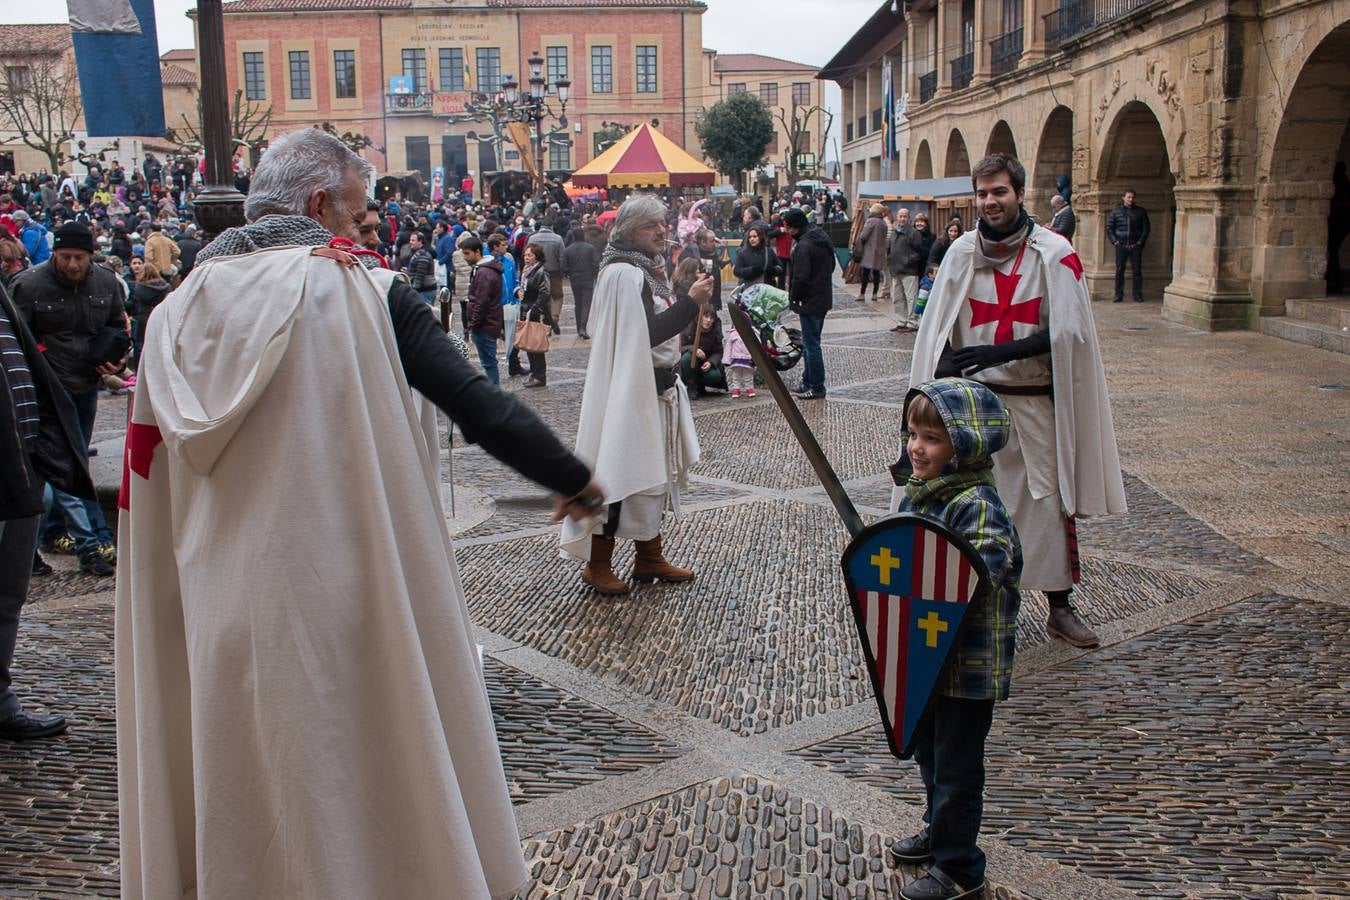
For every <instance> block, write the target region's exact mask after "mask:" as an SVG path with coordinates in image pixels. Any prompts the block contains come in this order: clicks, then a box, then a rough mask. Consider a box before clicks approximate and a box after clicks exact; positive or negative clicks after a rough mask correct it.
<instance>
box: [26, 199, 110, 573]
mask: <svg viewBox="0 0 1350 900" xmlns="http://www.w3.org/2000/svg"><path fill="white" fill-rule="evenodd" d="M93 251H94V237H93V235H92V234H91V233H90V232H89V228H88V227H87V226H85V225H80V224H77V223H67V224H65V225H62V226H61V227H60V228H58V229H57V230H56V233H55V239H54V242H53V249H52V258H51V259H49V260H48V261H47V262H45V263H43V264H42V265H40V266H34V267H33V268H31V269H29V270H28V271H26V272H24V273H23V274H22V275H20V276H19V277H18V278H16V279H15V280H14V305H15V307H16V308H17V309H18V312H19V315H20V316H21V317H22V318H23V320H24V324H26V325H27V326H28V327H29V329H30V330H31V331H32V332H33V337H35V338H36V339H37V342H38V343H39V344H42V345H43V347H45V348H46V352H45V354H44V355H45V356H46V358H47V362H48V363H50V364H51V367H52V369H53V370H54V371H55V372H56V375H57V377H58V378H59V379H60V380H61V383H62V384H63V385H64V386H65V388H66V390H67V391H68V392H69V393H70V398H71V399H72V400H73V401H75V413H76V416H77V418H78V420H79V424H80V431H81V433H82V434H83V436H84V449H85V452H86V453H87V452H88V450H89V440H90V438H91V436H92V435H93V433H94V417H95V416H96V415H97V413H98V385H99V380H100V379H101V378H102V377H103V376H104V375H114V374H116V373H117V372H118V371H119V370H120V369H121V361H120V360H114V361H111V362H108V361H103V360H98V359H95V358H94V356H93V354H92V351H91V346H92V345H93V344H94V343H95V338H99V337H106V335H104V334H103V332H104V331H105V330H106V329H111V330H120V331H123V332H125V330H126V325H127V320H126V313H125V311H124V307H123V303H122V286H121V285H120V284H119V283H118V280H117V276H116V275H114V274H113V273H112V272H110V271H108V270H107V269H105V268H103V267H102V266H95V265H93ZM54 497H55V504H56V509H53V510H52V515H51V517H50V520H49V522H48V524H47V529H46V533H45V534H44V535H43V543H44V545H46V546H47V547H48V548H49V549H55V550H65V551H66V552H70V551H71V550H73V551H74V552H75V554H76V555H77V556H79V558H80V564H81V566H82V567H83V568H84V569H85V570H86V571H89V572H91V573H94V574H98V573H100V572H102V570H103V569H104V568H105V567H103V566H99V565H97V564H96V563H94V562H93V560H92V557H91V556H90V551H92V550H96V551H98V552H99V553H100V554H101V555H102V556H103V557H104V559H105V560H107V561H109V562H111V561H112V560H113V559H114V550H113V545H112V531H111V529H109V528H108V525H107V523H106V522H105V521H104V520H103V510H102V509H100V508H99V505H98V503H97V502H95V501H93V500H85V501H81V500H78V499H76V498H75V497H73V496H71V495H70V494H67V493H65V492H64V491H59V490H58V491H55V492H54ZM78 507H82V508H83V510H84V519H87V522H88V526H89V527H90V528H91V529H92V533H84V525H83V521H82V520H81V517H80V515H79V513H78V512H77V508H78ZM63 518H64V520H65V528H66V530H67V531H68V533H69V536H70V538H71V539H73V542H74V545H73V546H71V545H70V544H69V543H66V542H61V541H60V537H61V536H62V524H61V522H62V519H63ZM104 574H111V571H109V572H107V573H104Z"/></svg>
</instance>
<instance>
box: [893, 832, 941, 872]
mask: <svg viewBox="0 0 1350 900" xmlns="http://www.w3.org/2000/svg"><path fill="white" fill-rule="evenodd" d="M890 853H891V859H892V860H894V861H895V863H896V865H906V866H921V865H923V864H924V863H927V862H929V861H931V860H932V859H933V845H932V839H931V837H930V836H929V833H928V829H927V828H925V829H924V830H923V831H920V832H919V833H918V834H916V835H913V836H911V837H907V838H901V839H900V840H898V841H896V842H895V843H893V844H891V846H890Z"/></svg>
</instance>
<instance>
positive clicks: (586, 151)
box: [224, 0, 705, 183]
mask: <svg viewBox="0 0 1350 900" xmlns="http://www.w3.org/2000/svg"><path fill="white" fill-rule="evenodd" d="M704 9H705V7H704V6H703V4H701V3H699V2H696V0H485V2H480V3H476V4H474V5H467V4H460V3H454V4H451V3H449V2H446V0H236V2H233V3H226V4H225V6H224V10H225V18H224V21H225V43H226V47H225V57H226V61H227V77H228V80H229V90H230V92H231V95H233V92H234V91H235V90H237V89H242V90H244V91H245V94H246V95H247V96H248V97H249V98H251V99H254V100H257V101H261V102H268V103H270V104H271V107H272V131H273V133H276V132H282V131H287V130H291V129H294V128H297V127H302V126H306V125H312V124H315V123H317V122H331V123H332V124H333V125H334V126H335V127H336V128H337V129H338V130H339V131H352V132H357V133H361V134H365V135H367V136H369V137H370V138H371V139H372V140H373V141H374V144H375V147H373V148H371V149H369V150H367V151H366V156H367V158H369V159H370V161H371V162H372V163H374V165H375V166H376V168H377V169H379V170H380V171H402V170H417V171H420V172H421V173H423V175H424V176H428V175H429V174H430V172H431V170H432V169H433V168H435V167H444V169H445V170H446V177H447V179H449V180H451V181H452V183H454V182H455V181H457V180H458V178H459V177H462V176H463V175H464V174H465V173H473V174H474V175H475V176H477V177H479V178H480V179H481V176H482V175H484V174H487V173H490V172H492V171H495V170H497V169H498V167H499V165H500V167H501V168H502V169H519V168H521V163H520V160H519V151H518V150H517V148H516V147H515V146H514V145H513V144H510V143H504V144H502V145H501V147H500V148H499V149H500V155H498V153H497V152H494V147H493V144H492V142H491V141H489V140H479V139H478V136H479V135H483V136H484V137H486V136H487V135H488V134H490V128H489V127H488V126H487V124H486V123H484V122H481V121H477V122H459V123H450V122H449V121H448V118H449V117H450V116H451V115H453V114H454V113H455V112H457V111H459V110H462V108H463V104H464V102H465V101H466V100H467V99H468V97H469V95H470V94H471V93H473V92H488V91H493V90H496V89H498V87H499V86H500V84H501V82H502V81H503V79H504V78H505V77H506V76H508V75H509V76H514V77H515V79H516V81H517V82H519V83H522V84H524V83H526V82H527V81H528V78H529V67H528V64H527V63H526V59H527V58H528V57H529V56H531V55H532V54H533V53H535V52H538V54H539V55H540V56H541V57H544V58H545V73H544V74H545V76H546V77H547V80H548V83H549V94H550V104H551V106H552V107H553V109H554V111H555V112H560V111H561V108H560V104H559V103H558V99H557V94H556V89H555V87H554V85H555V83H556V82H557V81H560V80H562V79H564V78H565V79H567V80H569V81H570V82H571V88H570V97H569V101H568V105H567V120H568V125H567V131H568V134H569V135H570V137H571V146H570V147H567V146H562V147H554V148H551V149H550V151H549V154H548V157H547V158H546V159H545V169H546V170H549V171H553V170H571V169H574V168H576V167H577V166H580V165H582V164H583V163H585V162H587V161H588V160H590V159H591V158H592V157H593V156H594V155H595V153H596V143H597V138H598V137H603V136H604V132H605V131H607V130H609V129H610V128H612V127H613V126H621V127H625V128H626V127H631V126H633V125H636V124H638V123H640V122H644V121H647V122H654V123H655V124H656V126H657V127H658V128H660V130H661V131H662V132H663V133H665V134H666V135H667V136H669V137H670V138H672V139H673V140H675V141H676V142H677V143H679V144H681V145H684V146H696V145H697V137H696V135H695V133H694V124H695V121H696V119H695V116H696V114H697V111H698V109H699V105H700V102H701V100H702V97H703V93H704V92H703V86H702V83H701V80H700V79H699V72H700V69H699V63H700V54H701V50H702V43H701V38H702V20H701V17H702V14H703V12H704ZM544 124H545V128H552V127H556V126H558V124H559V123H558V122H557V120H556V119H555V118H550V119H548V120H546V121H545V123H544Z"/></svg>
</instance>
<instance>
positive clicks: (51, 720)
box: [0, 711, 66, 741]
mask: <svg viewBox="0 0 1350 900" xmlns="http://www.w3.org/2000/svg"><path fill="white" fill-rule="evenodd" d="M65 730H66V717H65V716H34V715H31V714H29V713H26V712H23V711H19V712H17V713H15V714H14V715H12V716H10V717H9V718H8V719H5V721H3V722H0V740H5V741H31V740H33V739H34V738H44V737H51V736H52V735H54V734H60V733H61V732H63V731H65Z"/></svg>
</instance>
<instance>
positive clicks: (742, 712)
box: [0, 292, 1350, 898]
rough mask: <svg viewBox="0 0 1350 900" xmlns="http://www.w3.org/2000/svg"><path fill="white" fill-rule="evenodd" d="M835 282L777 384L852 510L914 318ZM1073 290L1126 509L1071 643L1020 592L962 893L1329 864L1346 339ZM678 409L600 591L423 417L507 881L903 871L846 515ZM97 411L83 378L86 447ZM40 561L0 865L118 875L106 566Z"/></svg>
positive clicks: (26, 887) (721, 425)
mask: <svg viewBox="0 0 1350 900" xmlns="http://www.w3.org/2000/svg"><path fill="white" fill-rule="evenodd" d="M839 303H840V306H841V307H842V310H841V312H840V313H839V314H837V315H832V316H831V317H830V319H829V321H828V322H827V329H826V333H825V339H824V340H825V345H826V347H825V358H826V367H827V372H828V383H829V399H828V400H826V401H824V402H815V403H810V404H806V405H805V406H804V413H805V415H806V418H807V421H808V422H809V423H810V424H811V426H812V428H813V429H814V430H815V431H816V434H817V435H818V436H819V437H820V439H821V443H822V445H823V446H824V447H825V450H826V452H827V453H828V454H829V456H830V458H831V460H832V461H833V463H834V465H835V468H836V470H837V471H838V472H839V473H840V476H841V477H842V478H843V479H844V480H845V484H846V485H847V487H848V489H849V491H850V494H851V495H852V496H853V498H854V500H855V502H856V503H857V504H858V506H859V508H860V510H861V511H862V513H863V514H864V516H865V517H867V518H875V517H877V516H880V515H884V514H885V511H886V509H887V506H888V504H889V498H890V481H889V478H888V476H887V475H886V472H885V466H886V465H887V464H888V463H889V462H891V461H892V459H893V458H894V456H895V454H896V451H897V449H898V448H897V439H898V422H897V417H898V414H899V405H900V402H901V401H902V400H903V397H904V393H905V390H906V388H907V377H908V369H909V362H910V348H911V346H912V343H913V338H912V336H908V335H898V334H895V333H892V332H890V331H889V330H887V329H888V327H889V325H890V321H889V319H888V316H889V314H890V308H889V305H888V304H882V305H881V306H880V307H878V306H877V305H875V304H870V303H869V304H866V305H864V304H858V303H856V302H855V301H853V300H852V298H851V296H847V295H845V294H843V293H842V292H841V293H840V294H839ZM1127 307H1128V308H1127ZM1094 312H1095V313H1096V314H1097V316H1098V330H1099V333H1100V335H1101V340H1102V348H1103V356H1104V359H1105V360H1106V363H1107V367H1108V374H1109V379H1110V383H1111V387H1112V392H1113V399H1114V409H1115V413H1116V423H1117V432H1118V437H1119V441H1120V445H1121V451H1122V460H1123V463H1124V465H1125V468H1126V469H1127V473H1126V490H1127V492H1128V495H1129V500H1130V506H1131V509H1130V512H1129V514H1128V515H1124V516H1116V517H1110V518H1103V519H1098V520H1086V521H1084V522H1082V523H1081V525H1080V538H1081V540H1082V548H1083V575H1084V578H1083V582H1082V584H1081V585H1080V587H1079V590H1078V591H1077V593H1076V595H1075V604H1076V606H1077V607H1078V608H1079V610H1080V611H1081V613H1082V614H1083V615H1084V617H1085V618H1086V619H1087V620H1088V621H1089V622H1091V623H1092V624H1093V625H1094V627H1096V628H1097V629H1098V631H1099V632H1100V633H1101V634H1102V636H1103V639H1104V643H1105V646H1104V647H1103V648H1101V649H1098V650H1092V651H1078V650H1073V649H1072V648H1068V647H1066V646H1064V645H1063V644H1061V643H1058V642H1055V641H1052V640H1050V639H1049V638H1048V636H1047V634H1046V632H1045V628H1044V618H1045V600H1044V598H1043V597H1041V596H1040V595H1038V594H1035V593H1032V592H1028V593H1027V594H1026V596H1025V598H1024V604H1023V612H1022V616H1021V619H1020V621H1019V646H1018V664H1017V671H1016V675H1015V679H1014V694H1013V698H1012V699H1011V700H1010V701H1009V702H1007V703H1005V704H1002V705H1001V706H1000V708H999V709H998V712H997V714H996V716H995V725H994V731H993V734H992V735H991V740H990V752H989V776H988V786H987V815H986V818H985V822H984V836H983V838H982V844H983V845H984V846H985V847H986V849H987V852H988V853H989V855H990V878H991V888H990V890H989V891H988V894H989V895H990V896H998V897H1014V896H1034V897H1066V898H1092V897H1112V896H1125V895H1139V896H1146V897H1171V896H1178V897H1179V896H1202V897H1208V896H1215V897H1220V896H1223V897H1228V896H1255V897H1267V896H1269V897H1286V896H1312V895H1317V896H1345V895H1350V863H1347V860H1348V859H1350V854H1347V850H1346V848H1347V846H1350V815H1347V813H1346V812H1345V808H1344V807H1345V801H1344V798H1345V797H1347V796H1350V726H1348V725H1347V722H1350V715H1347V714H1350V703H1348V702H1347V700H1346V695H1347V694H1346V687H1347V685H1350V668H1347V662H1346V656H1345V647H1346V646H1347V645H1350V642H1348V641H1347V638H1348V637H1350V635H1348V634H1347V632H1350V556H1347V551H1350V483H1348V482H1347V480H1346V479H1345V478H1344V476H1343V471H1344V466H1345V463H1346V462H1347V461H1350V395H1344V394H1334V393H1328V392H1319V391H1318V390H1317V386H1318V385H1321V384H1327V383H1337V382H1340V383H1344V382H1346V381H1350V364H1348V363H1347V360H1346V359H1345V358H1344V357H1340V356H1336V355H1335V354H1331V353H1327V352H1325V351H1319V350H1313V349H1310V348H1306V347H1301V346H1297V345H1293V344H1286V343H1283V342H1281V341H1279V340H1277V339H1274V338H1270V337H1266V336H1263V335H1259V334H1253V333H1238V334H1227V335H1207V334H1199V333H1196V332H1191V331H1187V330H1185V329H1182V328H1179V327H1175V326H1171V325H1169V324H1166V323H1163V322H1162V321H1161V320H1160V319H1159V317H1158V310H1157V307H1156V306H1151V305H1145V306H1143V307H1136V306H1134V305H1133V304H1128V305H1126V306H1121V307H1117V306H1112V305H1111V304H1106V305H1101V304H1099V305H1096V306H1095V307H1094ZM563 325H564V337H563V338H562V339H560V340H559V341H557V342H556V344H555V348H554V349H553V350H552V351H550V354H549V357H550V358H549V384H548V387H547V388H545V389H541V390H523V385H522V381H523V380H522V379H512V380H509V381H508V383H507V384H505V385H504V387H506V389H508V390H510V391H512V392H517V393H518V394H519V396H520V397H521V398H522V399H523V400H524V401H525V402H526V403H528V404H529V405H530V406H532V407H533V408H534V409H536V410H537V411H538V412H539V413H540V414H541V415H542V416H543V417H544V418H545V419H546V420H547V421H548V423H549V424H550V425H551V426H552V427H554V428H555V429H557V430H558V431H559V433H561V434H562V435H563V436H564V437H565V438H567V439H570V437H571V436H572V435H573V434H574V433H575V429H576V423H577V417H578V413H579V406H580V397H581V391H582V387H583V385H584V375H585V367H586V361H587V358H588V354H589V347H588V346H587V344H586V343H585V342H581V341H577V340H576V339H575V338H573V337H571V334H572V333H573V331H574V329H573V328H572V326H571V311H570V309H569V310H568V311H567V313H566V314H565V317H564V323H563ZM798 374H799V373H798V372H792V373H789V380H792V379H793V378H794V377H795V376H797V375H798ZM695 415H696V420H697V423H698V429H699V435H700V439H701V441H702V444H703V448H704V458H703V461H702V462H701V463H700V464H699V466H698V467H697V468H696V469H695V470H694V473H693V481H692V484H691V486H690V490H689V493H688V496H687V497H686V500H687V502H688V509H689V512H688V515H686V516H685V517H684V518H682V519H681V520H680V521H678V522H674V523H671V524H670V525H669V527H668V528H667V529H666V531H665V536H666V545H667V548H668V552H669V553H670V555H671V556H672V558H674V559H675V560H677V561H680V562H684V563H688V564H691V565H693V566H694V567H695V568H696V569H697V570H698V572H699V579H698V581H696V582H695V583H694V584H692V585H688V586H644V587H641V588H639V589H638V590H635V591H634V593H633V594H632V595H631V596H630V597H627V598H619V599H615V598H604V597H600V596H598V595H595V594H593V593H591V592H589V591H587V590H585V589H584V586H583V585H582V584H581V582H580V581H579V578H578V570H579V566H577V565H576V564H574V563H571V562H567V561H564V560H562V559H560V558H559V557H558V553H557V542H556V541H557V538H556V529H555V526H552V525H550V524H549V522H548V505H547V498H546V497H545V496H544V495H543V492H542V490H541V489H540V488H538V487H537V486H535V485H532V484H530V483H529V482H527V481H525V480H524V479H522V478H520V476H518V475H516V474H515V473H514V472H512V471H510V470H509V469H507V468H505V467H504V466H501V465H500V464H498V463H496V462H495V461H493V460H492V459H490V458H489V457H487V456H486V455H485V454H484V453H483V451H481V450H479V449H478V448H476V447H472V446H467V445H465V444H464V443H463V441H462V439H460V438H459V437H458V436H455V437H454V438H453V439H451V440H449V441H448V442H447V444H446V452H447V454H448V456H449V462H450V464H451V465H450V471H452V472H453V477H454V480H455V482H456V484H458V485H460V486H461V488H462V489H463V490H464V491H465V494H466V496H467V495H468V494H469V493H470V492H472V494H473V495H474V497H475V498H477V497H482V498H485V499H484V500H483V501H481V502H485V503H486V504H487V506H486V509H487V511H486V512H485V513H484V514H483V515H482V516H475V517H473V518H472V521H471V522H468V523H467V524H466V526H465V529H466V530H464V531H462V532H461V533H460V534H459V536H458V538H457V540H458V543H459V545H460V549H459V553H458V558H459V562H460V566H461V569H462V574H463V579H464V583H465V585H466V588H467V591H468V595H469V603H470V608H471V610H472V612H473V615H474V618H475V622H476V624H477V629H478V630H477V639H478V640H479V641H480V643H482V644H483V645H484V647H485V654H486V655H485V677H486V687H487V691H488V694H489V697H490V699H491V700H492V704H493V709H494V714H495V717H496V721H497V728H498V733H499V738H500V741H501V747H502V756H503V762H504V765H505V768H506V772H507V776H508V781H509V784H510V788H511V792H512V798H513V801H514V802H515V803H516V810H517V817H518V820H519V823H520V828H521V836H522V840H523V846H524V852H525V854H526V857H527V860H528V862H529V865H530V870H531V874H532V878H533V883H532V885H531V886H530V887H529V888H527V889H526V890H525V891H524V892H523V893H522V895H521V896H522V897H523V898H542V897H549V896H564V897H625V898H626V897H642V898H655V897H700V898H701V897H738V898H740V897H754V898H760V897H767V898H780V897H781V898H808V897H831V898H840V897H849V898H862V897H893V896H896V895H897V892H898V890H899V887H900V885H901V884H902V883H903V882H904V881H905V880H906V879H907V878H909V877H912V876H913V875H914V874H915V873H914V872H912V871H906V870H900V869H894V868H892V867H890V866H889V865H888V864H887V863H886V861H885V859H884V854H883V848H884V846H885V845H886V843H887V842H889V841H890V840H893V839H894V838H896V837H898V836H902V835H905V834H908V833H911V831H912V830H913V829H915V828H916V827H917V825H918V822H919V816H920V814H921V813H922V808H921V806H920V805H919V798H920V793H921V791H920V787H919V782H918V779H917V773H915V772H914V771H913V768H912V765H911V764H910V763H902V762H898V761H896V760H894V759H893V758H891V757H890V756H889V755H888V754H887V752H886V747H885V743H884V740H883V739H882V736H881V734H880V731H879V729H878V727H877V725H876V712H875V705H874V702H873V700H872V699H871V696H870V687H869V682H868V679H867V677H866V673H865V671H864V670H863V669H862V667H861V666H862V659H861V654H860V651H859V647H858V641H857V638H856V635H855V633H854V630H853V629H854V626H853V622H852V617H851V613H850V612H849V610H848V607H847V605H846V603H845V602H844V593H843V588H842V585H841V583H840V581H841V579H840V577H839V571H838V556H839V553H840V551H841V550H842V549H843V546H844V544H845V537H846V536H845V533H844V531H843V529H842V527H841V526H840V525H839V523H838V521H837V519H836V518H835V516H834V513H833V511H832V509H831V508H830V506H829V503H828V500H827V499H826V497H825V494H824V492H823V491H822V490H821V489H820V487H819V485H818V484H817V482H816V481H815V478H814V476H813V475H812V473H811V470H810V468H809V466H807V464H806V463H805V461H804V460H803V459H802V457H801V454H800V453H799V452H798V450H797V448H796V445H795V444H794V443H793V441H792V439H791V436H790V434H789V432H788V430H787V428H786V426H785V425H784V424H783V421H782V418H781V416H780V415H779V413H778V411H777V409H776V408H775V407H774V405H773V402H772V400H771V399H770V398H769V397H768V396H767V393H764V394H762V395H761V396H760V397H758V398H756V399H755V400H740V401H731V400H730V399H729V398H727V397H724V396H721V395H716V394H714V395H712V396H709V397H708V398H706V399H703V400H700V401H698V402H697V403H696V404H695ZM124 420H125V400H124V399H122V398H106V399H105V400H104V402H103V404H102V406H101V409H100V420H99V426H98V434H97V435H96V439H98V440H99V441H101V443H100V444H99V447H100V450H101V457H103V458H105V464H106V463H107V462H115V460H116V459H117V458H118V456H119V455H120V454H119V449H118V447H117V440H118V435H119V425H120V423H121V422H123V421H124ZM476 502H478V501H476ZM484 516H485V517H484ZM52 561H53V563H54V564H55V565H56V566H57V573H56V574H55V575H53V576H50V577H47V578H43V579H37V580H36V581H35V582H34V585H33V590H32V592H31V600H30V606H29V609H28V611H27V614H26V616H25V619H24V625H23V628H22V630H21V634H20V646H19V653H18V662H17V666H16V668H17V673H16V674H17V684H18V686H19V687H20V688H21V689H22V691H23V696H24V698H25V701H26V702H27V703H28V704H29V705H31V706H33V707H35V708H38V709H53V710H60V711H63V712H65V713H67V714H68V715H70V717H71V718H72V729H71V731H70V732H69V734H67V735H66V736H64V737H62V738H60V739H57V740H53V741H46V742H38V743H34V744H29V745H6V744H0V896H5V897H8V896H30V895H31V896H64V895H76V896H86V895H97V894H115V893H116V890H117V871H118V870H117V834H116V771H115V756H114V736H113V720H112V708H113V701H112V677H111V662H112V661H111V631H112V626H111V610H112V594H111V588H112V584H111V581H110V580H109V579H94V578H89V577H87V576H83V575H80V574H79V573H78V572H77V571H75V569H74V566H73V561H72V560H70V558H69V557H57V558H55V559H53V560H52ZM618 562H619V564H618V569H619V571H620V574H621V575H623V574H625V573H626V572H627V571H628V570H629V569H630V568H631V550H629V549H627V548H626V547H625V548H622V549H621V550H620V553H619V561H618ZM504 563H505V564H504ZM446 896H453V891H451V892H449V893H447V895H446Z"/></svg>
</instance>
